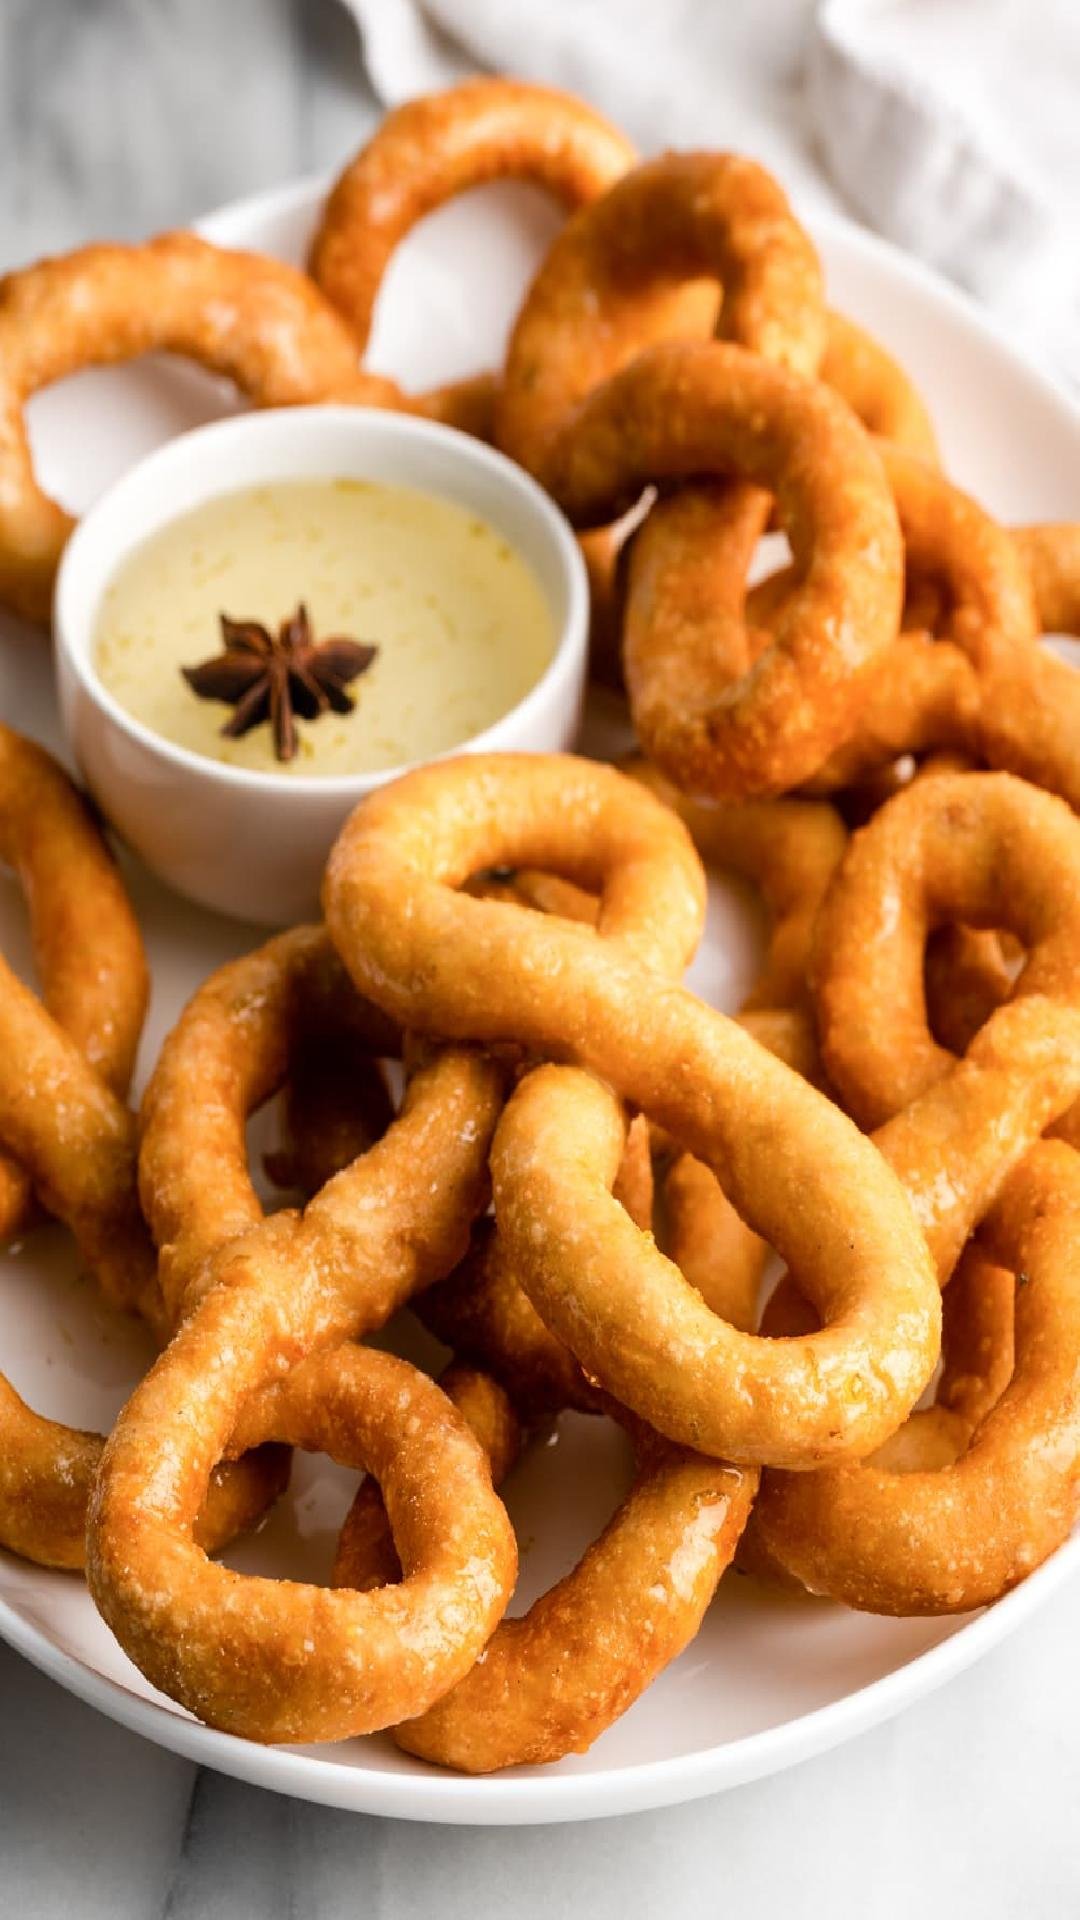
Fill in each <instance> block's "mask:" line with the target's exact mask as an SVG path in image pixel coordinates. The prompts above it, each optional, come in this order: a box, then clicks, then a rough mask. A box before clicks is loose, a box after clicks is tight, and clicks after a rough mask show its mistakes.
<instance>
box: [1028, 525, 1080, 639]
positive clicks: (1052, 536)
mask: <svg viewBox="0 0 1080 1920" xmlns="http://www.w3.org/2000/svg"><path fill="white" fill-rule="evenodd" d="M1013 539H1014V540H1015V542H1016V544H1017V546H1018V547H1019V549H1020V552H1021V555H1022V557H1023V559H1024V562H1025V565H1026V566H1027V568H1028V571H1029V573H1030V575H1031V584H1032V587H1033V589H1034V593H1035V604H1036V607H1037V608H1038V613H1039V625H1040V627H1041V628H1042V631H1043V633H1072V634H1080V524H1078V523H1077V522H1075V521H1058V522H1056V523H1049V524H1045V525H1041V526H1030V527H1014V528H1013Z"/></svg>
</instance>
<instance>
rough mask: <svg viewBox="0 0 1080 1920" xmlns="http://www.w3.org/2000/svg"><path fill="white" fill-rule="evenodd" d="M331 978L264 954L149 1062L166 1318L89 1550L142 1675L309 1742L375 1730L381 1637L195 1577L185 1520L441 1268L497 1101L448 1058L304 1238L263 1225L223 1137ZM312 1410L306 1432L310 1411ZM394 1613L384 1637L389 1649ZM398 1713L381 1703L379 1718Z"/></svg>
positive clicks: (322, 961)
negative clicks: (343, 1347)
mask: <svg viewBox="0 0 1080 1920" xmlns="http://www.w3.org/2000/svg"><path fill="white" fill-rule="evenodd" d="M328 968H329V969H331V970H332V971H333V973H334V974H337V973H338V971H339V970H338V968H337V963H336V962H335V960H334V957H333V955H332V952H331V950H330V948H329V945H328V943H327V941H326V937H325V934H324V933H323V932H322V930H321V929H312V928H303V929H299V930H297V931H296V932H294V933H291V934H284V935H281V936H279V938H278V939H276V940H272V941H270V942H269V943H268V944H267V945H266V946H265V947H263V948H262V949H260V950H259V952H257V953H256V954H254V955H251V956H250V957H249V958H248V959H247V960H243V961H238V962H234V963H233V964H232V965H231V966H228V967H224V968H222V969H221V970H220V971H219V972H218V973H217V974H216V975H214V976H213V977H212V978H211V979H210V980H209V981H208V982H207V983H206V985H205V986H204V987H203V988H201V989H200V991H199V992H198V993H197V994H196V995H195V997H194V999H193V1000H192V1002H191V1003H190V1004H189V1006H188V1008H187V1010H186V1012H185V1014H184V1016H183V1017H182V1019H181V1021H180V1023H179V1025H178V1027H177V1028H176V1029H175V1030H174V1032H173V1034H172V1035H171V1036H170V1038H169V1040H168V1041H167V1042H166V1045H165V1047H164V1049H163V1052H162V1055H161V1059H160V1060H159V1063H158V1066H157V1069H156V1071H155V1074H154V1076H153V1079H152V1081H151V1084H150V1087H149V1089H148V1091H147V1097H146V1102H145V1105H144V1124H145V1133H144V1140H143V1151H142V1157H141V1167H140V1175H141V1185H142V1192H143V1197H144V1204H145V1206H146V1210H147V1215H148V1218H149V1220H150V1224H151V1229H152V1231H153V1233H154V1236H155V1239H156V1240H157V1242H158V1245H159V1248H160V1255H161V1279H162V1288H163V1292H164V1294H165V1298H166V1300H167V1302H169V1303H170V1305H171V1307H172V1308H173V1310H174V1311H176V1312H181V1313H182V1314H183V1315H184V1317H183V1319H182V1321H181V1324H180V1326H179V1328H178V1330H177V1331H176V1333H175V1334H174V1335H173V1338H172V1340H171V1341H170V1344H169V1346H168V1347H167V1348H166V1350H165V1352H164V1353H163V1354H162V1355H161V1357H160V1359H159V1360H158V1361H157V1362H156V1363H155V1365H154V1366H153V1367H152V1368H151V1370H150V1372H149V1374H148V1375H147V1376H146V1378H145V1379H144V1380H143V1382H142V1383H141V1385H140V1386H139V1387H137V1388H136V1390H135V1393H134V1394H133V1396H132V1398H131V1399H130V1400H129V1402H128V1404H127V1406H126V1408H125V1409H124V1411H123V1413H122V1414H121V1416H120V1418H119V1420H118V1422H117V1424H116V1427H115V1428H114V1431H113V1434H112V1436H111V1438H110V1440H109V1443H108V1445H107V1447H106V1450H105V1455H104V1458H103V1460H102V1465H101V1470H100V1473H99V1476H98V1481H97V1485H96V1490H95V1497H94V1504H93V1510H92V1512H91V1516H90V1523H89V1528H88V1552H87V1574H88V1578H89V1581H90V1586H91V1592H92V1594H93V1596H94V1599H95V1602H96V1604H97V1606H98V1608H99V1610H100V1611H101V1613H102V1614H103V1616H104V1618H105V1619H106V1620H107V1621H108V1623H109V1625H110V1626H111V1627H112V1629H113V1631H114V1633H115V1634H116V1636H117V1638H118V1639H119V1640H120V1642H121V1644H122V1645H123V1646H124V1647H125V1649H126V1650H127V1651H128V1652H129V1654H130V1655H131V1657H132V1658H133V1659H134V1660H135V1661H136V1663H137V1664H138V1665H139V1666H140V1667H141V1669H142V1671H143V1672H144V1673H146V1674H147V1676H148V1677H149V1678H150V1679H152V1680H153V1681H154V1682H155V1684H157V1685H161V1686H163V1687H164V1688H166V1689H167V1690H168V1691H169V1693H170V1694H171V1695H172V1697H173V1698H175V1699H178V1700H180V1701H181V1702H182V1703H183V1704H185V1705H187V1706H189V1707H190V1708H191V1709H192V1710H193V1711H195V1712H197V1713H199V1714H200V1715H201V1716H202V1717H203V1718H204V1719H207V1720H209V1721H212V1722H213V1724H214V1725H217V1726H221V1727H225V1728H228V1729H231V1730H233V1731H236V1732H241V1733H245V1734H247V1735H249V1736H251V1737H253V1738H259V1739H329V1738H336V1737H340V1736H342V1735H344V1734H346V1733H348V1732H356V1731H360V1730H370V1729H371V1727H372V1726H373V1725H375V1724H383V1722H382V1721H380V1720H379V1714H380V1713H381V1712H382V1711H383V1710H384V1707H385V1703H386V1701H387V1700H388V1699H389V1698H390V1696H389V1695H386V1694H385V1693H380V1694H379V1695H378V1697H377V1699H376V1696H375V1695H372V1698H371V1700H369V1701H368V1702H367V1704H366V1705H365V1698H366V1696H365V1694H364V1688H363V1685H362V1684H361V1682H362V1677H363V1662H364V1659H365V1658H366V1653H365V1648H366V1647H367V1644H368V1642H367V1638H366V1636H367V1635H368V1633H369V1631H370V1632H371V1633H373V1634H376V1635H377V1634H378V1633H379V1632H381V1628H379V1626H378V1620H379V1618H380V1616H379V1615H378V1612H377V1611H376V1614H375V1615H374V1616H373V1615H372V1613H371V1610H370V1608H365V1607H363V1606H358V1605H357V1604H355V1603H356V1602H357V1601H358V1598H359V1597H358V1596H349V1595H340V1594H329V1593H327V1592H326V1590H325V1589H321V1588H312V1587H304V1586H296V1585H288V1586H283V1587H278V1588H275V1587H274V1583H261V1582H257V1581H251V1580H247V1579H244V1578H241V1577H240V1576H238V1575H235V1574H231V1573H228V1572H227V1570H225V1569H221V1568H217V1567H215V1566H213V1565H212V1564H211V1563H210V1562H209V1561H208V1560H207V1559H206V1557H205V1555H204V1554H203V1553H202V1552H201V1550H200V1549H199V1547H198V1546H197V1545H196V1544H195V1543H194V1542H193V1541H192V1538H191V1518H192V1516H193V1514H194V1513H195V1512H196V1511H197V1510H198V1507H199V1504H200V1502H201V1500H202V1498H203V1493H204V1490H205V1487H206V1485H207V1481H208V1476H209V1474H210V1473H211V1471H212V1469H213V1467H214V1466H215V1464H216V1463H217V1462H218V1461H219V1460H220V1459H221V1458H223V1457H224V1456H226V1455H227V1454H228V1453H229V1452H230V1450H233V1449H235V1448H238V1447H240V1446H241V1445H242V1444H244V1443H245V1439H246V1438H247V1437H254V1436H255V1434H262V1433H263V1432H274V1433H277V1432H279V1431H281V1429H282V1423H283V1422H284V1423H285V1431H286V1432H287V1433H291V1432H292V1428H291V1427H290V1426H289V1425H288V1422H289V1420H290V1419H291V1417H292V1415H291V1412H290V1408H291V1406H292V1404H293V1403H292V1400H291V1398H290V1392H291V1389H290V1384H289V1383H290V1378H291V1370H292V1369H293V1368H294V1367H295V1366H297V1365H298V1364H299V1363H300V1362H301V1361H303V1360H305V1359H306V1358H307V1356H308V1355H309V1354H314V1359H313V1364H312V1375H313V1376H314V1377H315V1378H316V1379H318V1378H319V1377H321V1376H320V1375H319V1366H320V1365H322V1364H323V1361H324V1356H323V1355H322V1354H320V1353H318V1352H317V1351H316V1350H318V1349H326V1348H329V1347H332V1346H338V1345H340V1344H341V1343H342V1342H343V1341H350V1340H354V1339H357V1338H359V1337H361V1336H362V1335H363V1334H364V1333H365V1332H368V1331H370V1330H373V1329H374V1328H376V1327H378V1326H381V1325H382V1324H383V1322H384V1321H385V1320H386V1319H387V1318H388V1317H389V1315H390V1314H391V1313H392V1312H393V1311H394V1309H395V1308H396V1307H397V1306H399V1305H400V1304H402V1302H403V1301H404V1300H405V1299H406V1298H408V1296H409V1295H410V1294H411V1293H412V1292H414V1291H415V1290H417V1289H418V1288H420V1287H422V1286H424V1285H426V1284H428V1283H429V1282H430V1281H432V1280H434V1279H436V1278H438V1277H440V1276H441V1274H443V1273H445V1272H446V1271H447V1270H448V1269H449V1268H450V1267H451V1266H452V1265H453V1264H454V1263H455V1262H456V1260H457V1259H459V1258H460V1256H461V1254H462V1253H463V1251H464V1247H465V1242H466V1238H467V1235H468V1230H469V1225H470V1223H471V1221H472V1219H473V1218H474V1216H475V1215H476V1214H477V1212H478V1211H479V1210H480V1209H481V1208H482V1206H483V1204H484V1202H485V1199H486V1194H487V1164H486V1163H487V1148H488V1142H489V1139H490V1134H491V1129H492V1126H493V1124H494V1121H495V1118H496V1115H497V1112H498V1109H499V1106H500V1103H501V1098H502V1076H501V1072H500V1070H499V1069H498V1068H497V1067H496V1066H495V1064H494V1063H493V1062H491V1061H489V1060H487V1059H485V1058H483V1057H482V1056H480V1055H478V1054H476V1053H473V1052H469V1051H466V1050H465V1049H451V1050H447V1051H446V1052H444V1053H442V1054H440V1055H438V1056H436V1057H435V1058H433V1059H432V1060H431V1061H430V1062H429V1063H427V1064H425V1065H422V1066H421V1067H420V1068H419V1069H418V1071H417V1072H416V1073H414V1075H413V1076H412V1078H411V1079H410V1081H409V1084H408V1088H407V1091H406V1096H405V1101H404V1104H403V1106H402V1109H401V1112H400V1113H399V1115H398V1116H397V1118H396V1119H395V1120H394V1122H393V1124H392V1125H391V1127H390V1128H389V1129H388V1131H387V1133H386V1134H385V1136H384V1137H383V1139H382V1140H380V1141H379V1142H378V1144H377V1145H376V1146H374V1147H373V1148H372V1149H371V1151H370V1152H369V1153H367V1154H365V1155H364V1156H363V1157H362V1158H361V1159H359V1160H357V1161H356V1162H354V1164H353V1165H352V1166H350V1167H348V1168H346V1169H345V1170H344V1171H343V1172H342V1173H340V1174H338V1175H337V1176H336V1177H335V1178H334V1179H333V1180H331V1181H329V1182H328V1184H327V1185H326V1186H325V1187H324V1188H323V1189H322V1190H321V1192H320V1193H319V1194H317V1195H316V1197H315V1199H314V1200H313V1201H312V1202H311V1203H310V1205H309V1206H308V1207H307V1209H306V1210H305V1212H304V1213H303V1215H298V1214H295V1213H289V1212H283V1213H278V1214H275V1215H273V1216H272V1217H271V1218H269V1219H265V1220H263V1219H262V1218H261V1217H260V1209H259V1206H258V1201H257V1199H256V1198H255V1195H254V1193H253V1190H252V1187H251V1182H250V1177H249V1175H248V1171H247V1161H246V1153H245V1151H244V1120H245V1117H246V1113H247V1111H248V1108H249V1106H250V1105H252V1104H254V1103H256V1102H257V1100H258V1099H259V1098H260V1097H262V1096H263V1095H265V1093H266V1092H268V1091H269V1090H270V1089H271V1087H272V1086H273V1085H274V1084H276V1082H277V1080H278V1079H279V1077H280V1075H281V1074H282V1072H283V1070H284V1064H285V1052H284V1043H285V1035H286V1033H287V1027H288V1015H289V1008H290V1006H291V1005H292V1004H293V1002H294V998H295V995H296V993H297V990H298V989H300V990H301V991H306V990H307V987H308V985H309V984H310V981H311V979H312V977H313V975H314V977H316V978H318V977H319V976H320V975H321V974H324V973H325V970H326V969H328ZM358 1017H359V1018H366V1019H367V1020H368V1021H369V1022H370V1026H371V1041H372V1044H373V1046H375V1047H379V1046H381V1045H382V1044H384V1040H385V1035H386V1023H385V1021H384V1019H383V1018H382V1017H381V1016H378V1015H377V1014H375V1013H374V1010H372V1009H370V1008H368V1009H367V1010H366V1013H365V1012H364V1011H363V1010H361V1012H360V1014H359V1016H358ZM215 1182H216V1185H215V1184H214V1183H215ZM253 1222H257V1224H253ZM234 1236H238V1237H234ZM326 1364H327V1365H330V1366H331V1370H332V1365H333V1363H332V1362H327V1363H326ZM282 1381H284V1385H281V1384H280V1383H281V1382H282ZM312 1397H313V1401H314V1403H315V1405H314V1406H313V1408H312V1409H311V1413H310V1417H311V1418H314V1417H315V1410H316V1408H317V1407H318V1406H319V1405H320V1404H321V1399H320V1390H313V1395H312ZM342 1412H343V1414H345V1413H347V1412H348V1410H347V1409H344V1408H343V1409H342ZM308 1417H309V1416H308V1415H305V1419H307V1418H308ZM348 1417H349V1418H351V1417H352V1416H351V1414H350V1415H349V1416H348ZM238 1422H239V1423H240V1424H239V1427H238V1424H237V1423H238ZM317 1444H322V1442H321V1441H319V1442H317ZM337 1444H338V1443H337V1442H335V1446H336V1445H337ZM367 1444H368V1443H367V1441H366V1440H365V1446H367ZM371 1464H373V1465H376V1464H377V1461H376V1460H374V1459H373V1460H372V1461H371ZM490 1539H491V1541H492V1542H493V1543H494V1545H493V1550H492V1551H491V1552H489V1551H486V1550H485V1552H484V1553H483V1554H482V1555H481V1556H480V1558H481V1561H482V1566H481V1569H480V1572H479V1574H478V1577H477V1582H476V1584H475V1589H474V1592H473V1600H474V1601H475V1602H479V1601H480V1600H481V1599H484V1600H485V1604H486V1605H487V1608H488V1611H487V1613H486V1614H485V1615H484V1618H485V1620H486V1631H485V1634H484V1637H485V1638H486V1635H487V1633H490V1630H491V1626H492V1625H493V1624H494V1618H497V1617H498V1611H501V1606H502V1604H505V1599H506V1598H507V1597H508V1595H509V1591H510V1588H511V1586H512V1582H513V1574H514V1554H513V1543H512V1537H510V1535H509V1530H508V1525H507V1532H506V1535H505V1537H504V1539H503V1542H502V1548H501V1549H500V1550H499V1552H498V1553H495V1552H494V1546H497V1542H495V1541H494V1535H491V1536H490ZM406 1558H408V1556H406ZM162 1566H168V1568H169V1580H168V1583H167V1588H166V1589H165V1590H163V1588H162V1583H161V1577H160V1569H161V1567H162ZM485 1596H486V1598H485ZM407 1598H408V1596H407V1595H403V1596H402V1601H401V1604H400V1606H399V1608H398V1612H397V1614H396V1618H397V1619H398V1621H399V1624H400V1625H401V1627H402V1629H403V1630H404V1628H405V1625H406V1622H407V1613H406V1611H405V1601H406V1600H407ZM493 1606H494V1607H495V1608H496V1612H495V1613H494V1615H493V1614H492V1612H491V1608H492V1607H493ZM392 1617H395V1616H393V1614H392ZM477 1618H479V1616H477ZM253 1621H257V1623H258V1625H257V1630H256V1629H255V1628H253V1626H252V1622H253ZM462 1624H463V1623H462V1622H461V1621H460V1620H459V1622H458V1629H460V1628H461V1627H462ZM324 1627H325V1635H324ZM253 1632H254V1633H255V1640H254V1641H253V1639H252V1634H253ZM470 1634H471V1627H470ZM469 1644H470V1645H471V1646H472V1649H473V1652H472V1656H470V1657H475V1652H476V1650H477V1643H476V1642H475V1640H474V1639H472V1638H470V1639H469ZM481 1644H482V1642H481ZM253 1645H257V1648H258V1652H257V1657H254V1658H253V1664H252V1665H251V1666H248V1665H247V1664H246V1663H247V1662H248V1659H249V1655H250V1654H251V1649H252V1647H253ZM350 1645H351V1647H352V1653H351V1655H350V1658H351V1659H352V1661H353V1663H354V1674H355V1683H354V1682H353V1681H350V1682H349V1683H348V1684H346V1681H345V1678H344V1676H343V1673H342V1672H341V1671H340V1662H341V1659H342V1650H343V1648H345V1647H347V1646H350ZM464 1645H465V1640H464V1639H463V1638H462V1637H461V1634H460V1631H457V1634H456V1637H455V1632H452V1631H451V1630H450V1627H449V1625H448V1629H447V1634H446V1637H445V1642H444V1644H443V1646H442V1648H441V1649H440V1650H439V1662H438V1665H437V1668H436V1667H434V1666H433V1668H432V1672H435V1671H438V1672H439V1673H440V1674H441V1675H443V1676H444V1681H445V1684H449V1677H447V1676H449V1675H450V1671H451V1667H452V1666H453V1663H454V1661H455V1660H456V1659H457V1658H458V1657H459V1655H460V1654H461V1652H462V1649H463V1647H464ZM455 1649H456V1651H455ZM375 1651H376V1646H375V1642H372V1653H373V1656H374V1653H375ZM435 1652H436V1647H435V1644H434V1641H433V1642H432V1646H431V1653H432V1655H433V1657H434V1655H435ZM408 1664H410V1663H408V1662H406V1665H408ZM466 1664H468V1663H467V1662H466ZM240 1675H242V1678H241V1677H239V1676H240ZM414 1677H415V1676H414ZM429 1697H433V1696H429ZM380 1701H381V1702H382V1704H381V1705H380V1704H379V1702H380ZM408 1710H409V1708H408V1706H407V1705H402V1704H401V1701H400V1698H397V1699H395V1702H394V1705H393V1710H392V1712H391V1717H392V1718H393V1717H400V1716H401V1714H402V1713H403V1712H407V1711H408ZM415 1710H416V1711H419V1710H420V1709H419V1707H417V1708H416V1709H415Z"/></svg>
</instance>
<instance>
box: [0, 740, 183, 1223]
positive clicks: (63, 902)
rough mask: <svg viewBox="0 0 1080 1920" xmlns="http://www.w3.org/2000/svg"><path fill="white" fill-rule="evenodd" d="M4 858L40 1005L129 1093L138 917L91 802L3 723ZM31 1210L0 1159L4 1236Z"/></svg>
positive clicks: (139, 990)
mask: <svg viewBox="0 0 1080 1920" xmlns="http://www.w3.org/2000/svg"><path fill="white" fill-rule="evenodd" d="M0 861H3V863H4V864H5V865H7V866H10V867H12V868H13V869H14V871H15V874H16V876H17V878H18V881H19V885H20V887H21V889H22V892H23V894H24V896H25V899H26V904H27V908H28V911H29V916H30V935H31V943H32V946H33V952H34V961H35V965H36V968H37V973H38V977H39V979H40V981H41V997H42V1004H43V1005H44V1007H45V1008H46V1010H47V1011H48V1012H49V1013H50V1014H51V1015H52V1017H53V1019H54V1020H55V1021H56V1022H57V1025H58V1026H60V1027H62V1028H63V1030H64V1032H65V1033H67V1034H69V1035H70V1037H71V1039H72V1040H73V1041H74V1042H75V1045H76V1046H77V1047H78V1049H79V1051H80V1052H81V1053H82V1054H83V1056H84V1058H85V1059H86V1062H87V1064H88V1066H90V1067H91V1068H92V1070H93V1071H94V1072H95V1073H97V1074H99V1075H100V1076H101V1078H102V1079H103V1080H104V1082H105V1084H106V1086H108V1087H110V1088H111V1090H112V1092H113V1093H115V1094H116V1095H117V1096H118V1097H120V1098H123V1096H124V1095H125V1094H126V1092H127V1088H128V1083H129V1081H130V1079H131V1071H132V1068H133V1066H134V1064H135V1053H136V1049H137V1047H138V1044H139V1036H140V1034H141V1032H142V1024H143V1019H144V1016H145V1013H146V1002H147V996H148V992H149V982H148V976H147V971H146V957H145V955H144V953H143V946H142V940H141V938H140V935H139V929H138V925H137V923H136V920H135V916H134V914H133V913H132V910H131V906H130V903H129V901H128V897H127V894H126V892H125V891H124V886H123V883H122V881H121V879H120V876H119V874H118V873H117V870H116V867H115V865H114V863H113V860H112V858H111V856H110V854H109V852H108V849H107V847H106V845H105V842H104V840H103V838H102V836H101V834H100V833H99V831H98V829H97V827H96V826H95V824H94V822H93V820H92V819H91V817H90V814H89V811H88V809H87V806H86V803H85V801H84V800H83V799H82V798H81V796H80V795H79V794H77V793H76V791H75V788H74V787H73V786H72V784H71V782H70V780H69V779H68V777H67V775H66V774H65V773H64V772H63V771H62V770H61V768H60V767H59V766H57V764H56V762H55V760H53V759H52V757H51V755H49V754H47V753H46V752H45V751H44V749H43V748H42V747H39V746H36V745H35V744H34V743H33V742H32V741H30V740H24V739H23V738H22V736H21V735H19V734H17V733H13V732H11V730H10V729H9V728H8V727H4V726H0ZM30 1213H31V1193H30V1183H29V1181H28V1179H27V1177H26V1175H25V1173H24V1172H23V1170H22V1169H21V1168H20V1167H19V1166H18V1165H17V1164H16V1163H15V1162H13V1161H11V1160H4V1159H0V1242H2V1241H4V1240H10V1239H12V1238H14V1237H15V1235H17V1234H18V1233H19V1232H20V1231H21V1230H22V1229H23V1228H24V1227H25V1226H26V1225H27V1223H28V1221H29V1218H30Z"/></svg>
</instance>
